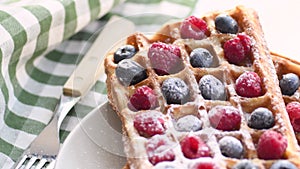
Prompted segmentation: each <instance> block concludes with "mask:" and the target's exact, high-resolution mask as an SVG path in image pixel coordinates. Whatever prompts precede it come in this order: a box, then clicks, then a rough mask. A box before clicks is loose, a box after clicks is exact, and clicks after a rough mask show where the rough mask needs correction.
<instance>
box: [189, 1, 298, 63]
mask: <svg viewBox="0 0 300 169" xmlns="http://www.w3.org/2000/svg"><path fill="white" fill-rule="evenodd" d="M239 4H241V5H245V6H246V7H251V8H254V9H255V10H256V11H257V12H258V15H259V18H260V22H261V25H262V27H263V31H264V33H265V38H266V41H267V43H268V46H269V49H270V50H271V51H275V52H276V53H279V54H282V55H285V56H288V57H291V58H294V59H297V60H300V42H299V40H300V1H299V0H225V1H224V0H199V2H198V4H197V6H196V10H195V11H194V13H195V15H196V16H198V15H199V16H201V15H202V14H204V13H205V12H208V11H212V10H219V9H220V10H224V9H230V8H233V7H235V6H236V5H239Z"/></svg>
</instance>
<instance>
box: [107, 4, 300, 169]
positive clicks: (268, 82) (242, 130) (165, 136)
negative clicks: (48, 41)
mask: <svg viewBox="0 0 300 169" xmlns="http://www.w3.org/2000/svg"><path fill="white" fill-rule="evenodd" d="M221 13H222V14H224V13H225V14H227V15H230V16H232V17H233V18H234V19H235V20H236V21H237V23H238V27H239V30H238V31H239V33H242V34H246V35H248V36H249V37H250V38H251V42H252V43H251V44H252V47H251V54H250V56H249V57H248V59H246V60H244V61H243V62H241V63H240V64H232V63H229V62H228V61H227V59H225V57H224V51H223V45H224V43H225V41H227V40H230V39H232V38H234V37H236V36H237V35H236V34H227V33H220V32H219V31H217V30H216V28H215V24H214V20H215V18H216V16H218V15H219V14H221ZM202 19H203V20H205V21H206V23H207V26H208V31H207V33H206V37H205V38H204V39H201V40H195V39H190V38H182V37H181V34H180V31H179V29H180V25H181V24H182V22H174V23H168V24H167V25H165V26H163V27H162V29H161V30H159V31H158V32H157V33H156V34H155V35H152V36H146V35H144V34H142V33H135V34H133V35H131V36H129V37H128V38H127V39H126V41H125V42H123V43H120V44H118V45H117V46H121V45H124V44H130V45H132V46H134V47H135V49H137V53H136V54H135V55H134V56H133V57H132V58H130V60H132V61H135V62H136V63H138V64H139V65H140V66H141V67H143V68H144V70H145V71H146V77H145V78H143V80H142V81H138V82H137V83H134V84H128V83H127V84H126V83H124V82H122V80H120V78H119V79H118V77H117V75H116V69H117V66H118V64H116V63H115V62H114V56H113V55H114V53H113V52H111V53H109V54H108V55H107V56H106V58H105V72H106V74H107V81H106V82H107V90H108V98H109V102H110V104H111V105H112V107H113V109H114V110H115V111H116V113H117V114H118V115H119V117H120V119H121V121H122V124H123V141H124V147H125V153H126V155H127V159H128V164H127V165H126V166H125V168H143V169H148V168H149V169H152V168H193V167H194V166H195V165H196V164H197V163H203V162H204V163H205V162H212V163H214V164H215V167H216V168H232V167H233V166H235V165H236V164H237V163H239V162H241V161H244V160H246V159H248V160H249V161H251V162H252V163H254V164H255V165H256V166H258V168H270V166H271V165H273V164H274V163H275V162H276V161H278V160H280V159H285V160H287V161H290V162H291V163H293V164H294V165H295V166H297V167H298V168H300V153H299V146H298V143H297V139H296V136H295V133H294V132H293V128H292V126H291V124H290V121H289V117H288V114H287V112H286V110H285V102H284V101H286V100H290V99H293V97H291V98H285V96H282V94H281V91H280V88H279V86H278V79H277V75H276V69H275V66H274V64H273V62H272V58H271V55H270V52H269V51H268V48H267V46H266V42H265V40H264V35H263V32H262V28H261V26H260V23H259V20H258V16H257V14H256V12H255V11H254V10H252V9H248V8H246V7H243V6H237V7H236V8H234V9H231V10H227V11H215V12H211V13H209V14H207V15H205V16H204V17H202ZM158 41H159V42H163V43H166V44H173V45H175V46H177V47H179V48H180V54H181V59H182V62H181V63H182V65H179V66H178V67H177V69H176V70H175V71H173V72H171V73H170V74H167V75H158V73H157V71H156V70H155V69H154V68H153V67H154V66H153V65H152V66H151V64H150V61H149V58H148V56H147V53H148V50H149V47H150V46H151V44H153V43H155V42H158ZM198 47H202V48H206V49H207V50H209V51H210V52H211V53H212V54H213V55H214V59H215V60H214V62H213V66H212V67H210V68H194V67H192V66H191V64H190V62H189V54H190V53H191V51H192V50H193V49H195V48H198ZM278 60H280V57H278ZM280 66H281V67H284V66H282V65H280V64H276V68H278V69H277V70H281V68H280ZM284 70H285V69H284ZM296 70H297V69H296ZM249 71H253V72H256V73H257V74H258V76H259V77H260V79H261V80H262V85H261V86H262V95H260V96H257V97H242V96H240V95H238V94H237V92H236V88H235V81H236V80H237V79H238V77H239V76H240V75H241V74H243V73H244V72H249ZM282 71H283V70H282ZM278 72H279V71H278ZM205 75H213V76H214V77H216V78H217V79H219V80H220V81H221V82H222V83H223V84H224V86H225V91H226V99H225V100H224V101H222V100H209V99H205V98H204V97H203V95H202V94H201V92H200V90H199V85H198V82H199V80H200V79H201V78H202V77H203V76H205ZM139 76H141V77H142V76H145V74H140V75H139ZM279 76H280V73H279ZM279 76H278V77H279ZM170 78H179V79H181V80H183V81H184V83H185V84H186V85H187V86H188V89H189V92H188V98H186V100H185V101H184V102H181V103H179V104H178V103H176V104H174V103H171V104H168V101H167V100H166V98H165V95H164V94H163V92H162V89H161V88H162V85H163V83H164V82H165V81H166V80H167V79H170ZM141 86H148V87H150V88H151V89H152V90H153V91H154V93H155V95H156V96H157V98H158V99H157V104H155V106H154V107H151V110H134V109H132V107H131V106H130V104H129V102H130V98H131V97H132V95H133V94H134V93H135V91H136V90H137V89H138V88H139V87H141ZM217 106H232V107H234V108H236V109H237V110H239V112H240V114H241V124H240V126H239V127H238V128H237V129H234V130H230V131H224V130H220V129H216V127H213V126H212V124H211V123H210V119H209V115H208V114H209V112H210V110H212V109H214V108H215V107H217ZM259 107H264V108H267V109H269V110H270V111H271V112H272V114H273V115H274V117H275V124H274V125H273V126H272V127H271V128H269V129H253V128H250V127H249V126H248V125H247V120H248V119H249V115H250V113H251V112H252V111H253V110H255V109H256V108H259ZM153 112H155V113H160V114H161V115H160V116H159V118H158V119H157V120H163V121H164V123H163V126H164V131H163V132H162V133H160V134H155V135H153V136H152V135H151V136H149V135H143V134H141V133H140V132H138V131H137V129H136V127H135V124H134V119H135V117H136V116H138V115H140V116H141V117H143V116H144V115H145V116H147V114H151V113H153ZM188 115H193V116H194V117H197V118H198V119H199V120H200V121H201V122H202V124H201V129H200V130H195V131H178V130H177V129H176V127H175V123H176V122H178V121H179V119H181V118H182V117H184V116H188ZM186 123H189V122H186ZM270 130H271V131H276V132H277V133H280V134H281V135H282V136H283V137H284V138H286V139H287V147H286V149H285V151H284V154H283V155H282V156H281V157H280V158H277V159H272V160H265V159H262V158H259V157H258V153H257V144H258V142H259V139H260V137H261V135H262V134H263V133H265V132H267V131H270ZM187 136H195V137H197V138H200V139H201V140H202V141H203V142H204V143H205V144H206V145H207V147H208V151H209V155H208V156H205V157H197V158H190V157H187V156H186V155H185V154H184V153H183V151H182V148H181V146H180V145H181V143H182V140H183V139H184V138H185V137H187ZM227 136H230V137H234V138H236V139H237V140H239V141H240V143H241V144H242V147H243V152H242V155H241V157H239V158H235V157H228V156H227V155H224V154H223V152H221V150H220V148H219V142H220V140H222V138H225V137H227ZM161 140H162V142H160V141H161ZM151 141H152V142H153V144H152V143H151ZM160 143H162V144H163V145H164V144H165V145H167V148H166V151H170V152H171V155H170V154H168V153H167V155H169V156H168V157H167V160H158V161H159V162H157V163H156V162H153V161H152V160H153V159H152V160H151V159H150V158H149V157H153V156H152V155H153V154H150V153H149V150H150V149H152V150H153V149H155V148H158V150H157V151H162V153H164V154H166V152H163V151H164V150H159V148H165V147H163V146H162V147H159V146H158V147H156V146H157V145H158V144H160ZM269 153H272V152H269ZM170 156H172V157H170ZM157 159H161V157H160V156H159V155H158V156H156V160H157Z"/></svg>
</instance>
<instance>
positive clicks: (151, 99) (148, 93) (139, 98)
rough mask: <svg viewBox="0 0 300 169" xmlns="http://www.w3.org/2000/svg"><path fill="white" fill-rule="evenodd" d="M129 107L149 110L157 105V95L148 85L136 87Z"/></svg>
mask: <svg viewBox="0 0 300 169" xmlns="http://www.w3.org/2000/svg"><path fill="white" fill-rule="evenodd" d="M128 104H129V105H128V107H129V108H131V109H132V110H149V109H153V108H155V107H156V106H157V104H158V102H157V96H156V95H155V93H154V91H153V90H152V89H151V88H150V87H148V86H141V87H139V88H137V89H136V91H135V92H134V94H133V95H132V96H131V97H130V99H129V103H128Z"/></svg>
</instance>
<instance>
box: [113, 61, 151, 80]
mask: <svg viewBox="0 0 300 169" xmlns="http://www.w3.org/2000/svg"><path fill="white" fill-rule="evenodd" d="M116 76H117V78H118V80H119V81H120V83H121V84H122V85H124V86H130V85H135V84H137V83H139V82H141V81H142V80H144V79H146V78H147V72H146V70H145V69H144V68H143V67H142V66H141V65H140V64H138V63H137V62H135V61H132V60H130V59H124V60H122V61H120V62H119V63H118V66H117V68H116Z"/></svg>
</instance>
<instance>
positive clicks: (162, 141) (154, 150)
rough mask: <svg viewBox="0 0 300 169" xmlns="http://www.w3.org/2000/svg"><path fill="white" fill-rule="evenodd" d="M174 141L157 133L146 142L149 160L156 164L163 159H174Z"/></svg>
mask: <svg viewBox="0 0 300 169" xmlns="http://www.w3.org/2000/svg"><path fill="white" fill-rule="evenodd" d="M172 146H175V145H173V144H172V142H171V141H170V140H169V139H168V138H167V137H166V136H163V135H155V136H153V137H152V138H150V139H149V140H148V142H147V143H146V151H147V155H148V159H149V161H150V162H151V163H152V164H153V165H155V164H157V163H159V162H162V161H173V160H174V159H175V154H174V152H173V150H172Z"/></svg>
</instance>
